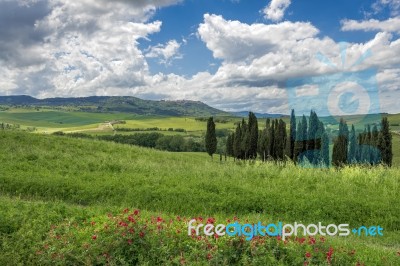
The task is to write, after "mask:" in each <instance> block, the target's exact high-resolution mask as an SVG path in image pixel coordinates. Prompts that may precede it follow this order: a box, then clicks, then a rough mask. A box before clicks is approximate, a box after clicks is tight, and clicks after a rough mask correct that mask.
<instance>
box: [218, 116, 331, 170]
mask: <svg viewBox="0 0 400 266" xmlns="http://www.w3.org/2000/svg"><path fill="white" fill-rule="evenodd" d="M296 126H297V128H296ZM226 151H227V154H228V155H229V156H233V157H235V158H237V159H244V160H247V159H255V158H256V157H257V154H258V155H259V157H260V158H261V159H262V160H263V161H265V160H275V161H282V160H285V159H286V158H290V159H292V160H293V161H295V162H303V161H305V159H307V160H308V161H309V162H311V163H313V164H320V163H324V164H326V165H328V164H329V138H328V135H327V134H326V132H325V128H324V125H323V123H322V122H321V121H320V120H319V119H318V116H317V114H316V113H315V112H314V111H311V113H310V119H309V121H308V122H307V119H306V117H305V116H303V118H302V119H301V121H299V123H298V125H296V116H295V112H294V110H292V114H291V117H290V130H289V134H288V132H287V131H286V123H285V122H284V121H283V120H282V119H274V120H270V119H269V118H268V119H267V121H266V124H265V127H264V128H263V129H262V130H260V131H259V130H258V122H257V118H256V116H255V115H254V113H252V112H250V113H249V119H248V123H247V122H246V121H245V120H244V119H242V122H241V123H239V124H238V125H237V127H236V130H235V133H232V134H230V135H229V136H228V138H227V144H226Z"/></svg>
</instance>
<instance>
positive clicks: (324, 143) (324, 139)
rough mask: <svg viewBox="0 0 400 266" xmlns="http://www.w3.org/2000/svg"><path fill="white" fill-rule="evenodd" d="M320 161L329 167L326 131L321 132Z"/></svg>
mask: <svg viewBox="0 0 400 266" xmlns="http://www.w3.org/2000/svg"><path fill="white" fill-rule="evenodd" d="M321 163H322V164H323V165H325V167H329V165H330V162H329V137H328V134H327V133H326V132H324V133H323V134H322V139H321Z"/></svg>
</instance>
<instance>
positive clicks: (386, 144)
mask: <svg viewBox="0 0 400 266" xmlns="http://www.w3.org/2000/svg"><path fill="white" fill-rule="evenodd" d="M378 148H379V150H380V152H381V162H382V163H383V164H385V165H387V166H389V167H391V166H392V160H393V151H392V134H391V133H390V128H389V121H388V119H387V117H383V118H382V125H381V132H380V134H379V139H378Z"/></svg>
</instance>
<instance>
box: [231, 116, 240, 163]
mask: <svg viewBox="0 0 400 266" xmlns="http://www.w3.org/2000/svg"><path fill="white" fill-rule="evenodd" d="M241 143H242V129H241V128H240V123H239V124H238V125H237V127H236V131H235V134H234V138H233V154H234V156H235V157H236V158H237V159H240V157H241V151H242V149H241Z"/></svg>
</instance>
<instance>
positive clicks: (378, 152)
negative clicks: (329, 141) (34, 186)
mask: <svg viewBox="0 0 400 266" xmlns="http://www.w3.org/2000/svg"><path fill="white" fill-rule="evenodd" d="M392 160H393V152H392V135H391V133H390V128H389V121H388V119H387V117H383V118H382V121H381V124H380V126H379V129H378V125H376V124H375V125H373V126H372V128H371V125H367V126H366V127H365V129H364V132H362V133H359V134H358V135H357V134H356V130H355V128H354V125H352V126H351V130H350V131H349V129H348V126H347V123H346V122H345V121H344V120H343V119H341V120H340V123H339V134H338V137H337V138H336V139H335V141H334V145H333V152H332V164H333V165H334V166H343V165H346V164H369V165H377V164H385V165H387V166H392Z"/></svg>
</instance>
